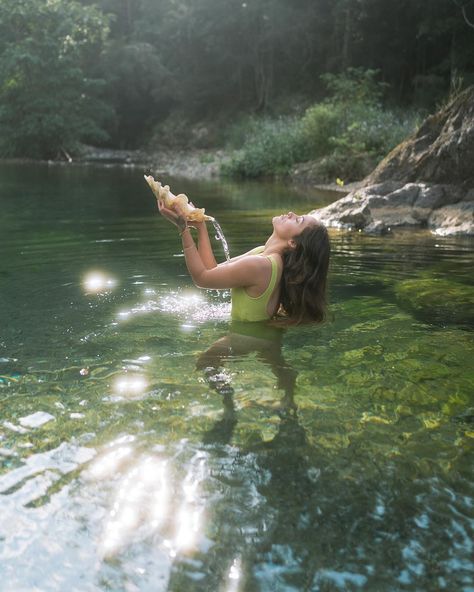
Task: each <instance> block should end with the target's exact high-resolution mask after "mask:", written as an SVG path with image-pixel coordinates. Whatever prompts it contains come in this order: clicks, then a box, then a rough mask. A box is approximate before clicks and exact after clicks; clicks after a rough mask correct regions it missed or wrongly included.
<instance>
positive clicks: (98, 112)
mask: <svg viewBox="0 0 474 592" xmlns="http://www.w3.org/2000/svg"><path fill="white" fill-rule="evenodd" d="M463 7H464V16H466V15H467V17H471V20H474V2H473V1H472V0H456V1H454V0H431V1H430V2H425V1H424V0H384V1H383V2H381V1H380V0H292V2H288V1H287V0H246V1H242V0H96V1H93V0H2V2H1V3H0V136H1V138H2V144H1V150H2V153H3V154H5V153H6V152H9V153H15V154H32V155H42V156H45V155H48V156H51V155H53V156H54V154H55V153H56V152H57V151H58V150H60V149H68V148H72V147H74V145H75V144H76V143H77V142H78V141H102V142H103V141H105V132H107V133H108V135H109V140H108V142H109V144H110V145H113V146H118V147H127V148H131V147H136V146H139V145H140V144H142V143H143V142H145V141H147V140H150V138H151V137H152V135H153V129H156V126H165V128H166V126H168V128H167V129H168V130H169V131H170V134H172V132H173V129H174V124H173V122H175V124H176V127H177V128H180V126H181V131H183V130H182V126H183V122H196V121H203V120H205V121H213V122H214V123H217V124H219V123H220V122H224V123H225V122H227V121H228V120H229V118H230V117H232V118H235V116H236V115H239V114H244V113H245V114H251V113H253V114H263V115H264V116H265V117H267V116H268V115H282V114H285V115H293V116H298V118H299V117H300V116H301V109H302V108H307V107H309V106H310V105H312V104H314V103H315V102H317V101H320V100H323V99H325V98H326V97H327V96H328V94H327V89H328V88H329V91H330V93H332V94H333V95H335V94H337V93H339V94H341V93H342V94H344V92H345V89H344V88H343V87H339V88H336V87H334V84H336V85H337V84H339V83H340V82H341V80H342V79H341V78H339V79H338V78H335V79H333V80H332V85H331V79H330V78H327V79H326V80H325V83H326V84H323V82H322V81H321V75H324V74H329V75H331V74H332V75H339V74H341V73H342V72H345V71H347V69H348V68H358V69H361V70H362V71H367V70H368V71H372V72H373V71H377V72H378V80H377V82H378V83H380V82H382V83H385V84H387V85H388V87H387V92H386V94H385V100H388V101H389V103H391V104H392V105H398V106H400V105H403V106H406V105H413V104H416V105H417V106H424V107H428V108H431V107H433V106H434V105H435V104H436V102H437V101H440V100H442V98H443V97H444V96H445V95H446V94H447V93H448V92H449V90H450V88H451V87H453V86H456V85H458V86H460V85H463V84H464V85H467V84H469V83H471V82H472V81H474V43H473V40H474V30H473V28H472V27H470V26H469V24H468V23H467V22H466V20H465V18H464V16H463V12H462V10H461V9H462V8H463ZM338 80H339V82H337V81H338ZM378 88H380V87H378ZM371 97H372V98H373V97H374V95H373V94H371ZM358 101H359V103H360V102H361V101H363V97H358ZM378 104H379V103H378ZM374 108H375V107H374ZM321 109H328V107H327V106H325V107H321ZM111 113H113V114H114V116H113V117H110V114H111ZM108 114H109V117H107V115H108ZM336 115H337V117H338V118H339V116H340V114H339V113H337V114H336ZM170 122H171V123H170ZM160 129H161V128H160ZM288 134H289V135H290V136H292V135H293V132H291V131H288ZM185 135H186V134H183V139H186V138H185ZM158 137H159V135H158ZM215 140H216V137H215V136H212V137H211V138H210V141H211V142H212V141H215ZM288 142H290V143H292V142H293V140H292V139H291V138H289V139H288ZM295 157H296V154H295Z"/></svg>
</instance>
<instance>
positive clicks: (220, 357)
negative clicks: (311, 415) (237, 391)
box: [196, 321, 296, 443]
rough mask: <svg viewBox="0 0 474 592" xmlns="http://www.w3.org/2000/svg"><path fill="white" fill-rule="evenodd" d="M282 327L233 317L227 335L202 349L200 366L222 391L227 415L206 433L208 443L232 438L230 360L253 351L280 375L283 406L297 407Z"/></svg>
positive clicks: (223, 441) (294, 380)
mask: <svg viewBox="0 0 474 592" xmlns="http://www.w3.org/2000/svg"><path fill="white" fill-rule="evenodd" d="M282 336H283V329H281V328H280V327H275V326H271V325H268V323H265V322H260V323H257V322H253V323H244V322H240V321H233V322H232V324H231V328H230V332H229V334H228V335H225V336H224V337H221V338H220V339H218V340H217V341H216V342H214V343H213V344H212V345H211V347H210V348H209V349H208V350H206V351H205V352H203V353H202V354H201V355H200V356H199V358H198V361H197V364H196V366H197V368H198V369H201V370H204V372H205V375H206V378H207V381H208V382H209V384H210V386H212V387H213V388H215V389H216V391H217V392H219V393H220V394H221V395H222V402H223V405H224V415H223V417H222V419H221V420H219V421H218V422H216V423H215V424H214V426H213V427H212V428H211V430H210V431H209V432H207V433H206V435H205V437H204V441H205V442H206V443H211V442H220V443H225V442H229V441H230V439H231V437H232V432H233V429H234V427H235V424H236V423H237V419H236V417H235V410H234V401H233V393H234V390H233V388H232V385H231V382H230V377H229V375H228V374H226V373H225V372H224V371H223V369H222V368H223V366H224V365H225V363H226V362H227V361H232V360H235V359H238V358H242V356H246V355H248V354H251V353H254V354H256V355H257V358H258V359H259V360H260V361H261V362H263V363H264V364H266V365H268V366H269V367H270V369H271V370H272V372H273V374H274V375H275V377H276V378H277V387H278V388H279V389H283V391H284V396H283V398H282V399H281V401H280V408H281V410H282V411H283V410H285V411H288V410H292V409H294V402H293V392H294V387H295V382H296V372H295V371H294V370H293V369H292V368H291V367H290V366H289V365H288V364H287V362H286V360H285V359H284V357H283V355H282V352H281V344H282Z"/></svg>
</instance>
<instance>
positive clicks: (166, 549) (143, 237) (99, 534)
mask: <svg viewBox="0 0 474 592" xmlns="http://www.w3.org/2000/svg"><path fill="white" fill-rule="evenodd" d="M166 182H169V183H170V185H171V187H172V190H174V191H175V192H177V193H179V192H185V193H187V194H188V195H189V197H190V198H191V199H192V201H193V202H194V203H195V204H197V205H199V206H200V207H206V211H207V212H208V213H209V214H211V215H213V216H215V217H216V218H217V219H218V220H219V222H220V224H221V226H222V228H223V230H224V232H225V235H226V238H227V239H228V241H229V246H230V249H231V255H237V254H239V253H241V252H243V251H245V250H248V249H250V248H252V247H254V246H255V245H257V244H261V242H262V241H263V240H264V239H265V237H266V236H267V235H268V234H269V233H270V231H271V225H270V220H271V217H272V216H273V215H275V214H279V213H282V212H285V211H287V210H288V209H292V210H294V211H296V212H298V213H300V212H303V213H304V212H307V211H309V210H310V209H312V208H313V207H315V206H317V205H324V204H326V203H328V200H329V199H330V198H329V197H328V196H327V195H326V196H325V195H320V196H316V195H314V194H313V195H304V194H301V193H296V192H294V191H291V190H288V189H287V188H285V187H284V186H282V185H280V186H278V185H258V184H241V185H233V184H230V183H217V182H212V183H211V182H200V183H197V182H190V181H185V180H182V179H181V180H180V179H169V180H168V179H166ZM0 206H1V218H0V237H1V239H0V240H1V261H0V282H1V284H0V286H1V290H0V323H1V324H0V327H1V329H0V462H1V470H0V512H1V517H2V519H1V521H0V572H1V573H2V576H3V577H2V583H1V584H0V588H1V589H2V590H6V591H12V592H13V591H15V592H16V591H18V590H35V589H37V590H41V591H43V590H58V591H62V590H77V591H81V592H82V591H89V590H90V591H102V590H127V591H128V590H147V591H148V590H150V591H153V592H156V591H159V590H171V591H186V592H188V591H191V592H192V591H196V592H197V591H208V590H209V591H221V590H222V591H229V592H230V591H237V590H241V591H272V592H274V591H277V592H280V591H282V592H283V591H285V592H286V591H300V590H305V591H306V590H307V591H324V592H326V591H332V590H371V591H372V590H373V591H380V590H384V591H391V590H393V591H399V590H448V591H450V592H451V591H454V590H460V591H466V592H467V591H472V590H474V576H473V570H474V566H473V562H472V556H473V543H472V540H473V537H472V534H473V485H472V467H473V446H472V444H473V438H474V425H473V421H474V402H473V391H474V389H473V387H474V370H473V367H472V359H473V355H474V344H473V338H472V337H473V333H472V328H473V322H472V307H471V309H470V308H469V303H470V302H472V297H473V296H472V295H473V287H472V283H473V274H472V270H473V268H474V266H473V263H474V255H473V241H472V239H467V238H440V237H435V236H432V235H430V234H429V233H428V232H427V231H410V232H408V231H404V232H403V231H400V232H398V233H394V234H393V235H390V236H387V237H366V236H363V235H361V234H358V233H334V234H333V235H332V244H333V253H334V254H333V259H332V269H331V302H332V305H331V320H330V322H328V323H327V324H326V325H324V326H322V327H319V328H315V327H304V328H296V329H290V330H287V331H286V332H279V331H268V330H267V329H265V328H263V329H262V330H260V329H255V330H249V329H248V328H245V327H239V326H233V325H231V324H230V320H229V312H230V309H229V294H228V293H227V292H206V291H199V290H197V289H196V288H194V287H193V286H192V283H191V282H190V280H189V277H188V275H187V273H186V269H185V264H184V259H183V256H182V253H181V248H180V241H179V239H178V236H177V232H176V230H175V229H174V228H173V227H172V226H171V225H169V224H167V223H166V222H165V221H164V220H162V219H160V218H159V216H158V215H156V213H155V207H156V206H155V204H154V200H153V197H152V195H151V192H150V191H149V189H148V187H147V186H146V185H145V183H144V182H143V171H139V170H136V169H135V170H134V169H129V170H127V169H118V168H109V169H107V168H104V169H97V168H92V167H91V168H85V167H77V168H76V167H59V168H57V167H49V168H48V167H43V166H30V165H28V166H26V165H21V166H13V165H9V166H5V165H4V166H1V167H0ZM214 244H215V245H216V253H217V255H218V256H219V257H220V258H221V259H223V253H222V248H221V245H220V244H219V243H218V242H217V241H214ZM410 282H414V283H410ZM437 290H438V292H437ZM440 293H441V296H440ZM470 299H471V300H470Z"/></svg>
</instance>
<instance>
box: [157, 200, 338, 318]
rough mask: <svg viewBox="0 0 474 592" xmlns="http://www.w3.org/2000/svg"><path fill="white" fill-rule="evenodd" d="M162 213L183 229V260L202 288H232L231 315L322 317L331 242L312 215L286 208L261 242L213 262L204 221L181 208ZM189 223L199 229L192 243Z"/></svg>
mask: <svg viewBox="0 0 474 592" xmlns="http://www.w3.org/2000/svg"><path fill="white" fill-rule="evenodd" d="M158 207H159V210H160V212H161V214H162V215H163V216H164V217H165V218H167V219H168V220H170V221H171V222H172V223H173V224H175V225H176V226H177V227H178V229H179V231H180V234H181V238H182V241H183V251H184V256H185V258H186V265H187V267H188V271H189V273H190V275H191V277H192V279H193V281H194V283H195V284H196V285H197V286H199V287H201V288H216V289H225V288H231V289H232V318H233V319H235V320H239V321H263V320H268V319H270V318H272V317H274V316H275V315H276V314H277V313H283V314H284V315H285V316H286V317H287V318H288V320H289V321H290V322H293V323H301V322H307V321H322V320H323V319H324V315H325V308H326V279H327V273H328V266H329V255H330V244H329V237H328V233H327V230H326V228H325V227H324V226H323V225H322V224H321V223H319V222H318V221H317V220H316V219H315V218H313V217H312V216H309V215H306V216H297V215H296V214H294V213H293V212H288V214H284V215H281V216H275V217H274V218H273V219H272V225H273V232H272V234H271V235H270V237H269V238H268V240H267V241H266V243H265V245H263V246H261V247H257V248H256V249H253V250H252V251H249V252H248V253H245V254H243V255H240V256H239V257H234V258H233V259H231V260H230V261H226V262H224V263H221V264H219V265H218V264H217V263H216V260H215V258H214V254H213V252H212V247H211V243H210V240H209V235H208V232H207V227H206V223H205V222H192V223H189V224H188V221H187V220H186V217H185V216H184V214H183V213H182V212H181V211H179V210H171V209H169V208H165V206H164V204H163V203H162V202H161V201H159V202H158ZM190 224H192V226H193V227H194V228H197V231H198V246H196V244H195V242H194V239H193V237H192V236H191V232H190V230H189V228H190Z"/></svg>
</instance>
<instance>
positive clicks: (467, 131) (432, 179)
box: [311, 86, 474, 235]
mask: <svg viewBox="0 0 474 592" xmlns="http://www.w3.org/2000/svg"><path fill="white" fill-rule="evenodd" d="M473 159H474V86H472V87H470V88H468V89H466V90H465V91H464V92H462V93H461V94H460V95H458V96H457V97H455V98H454V99H453V100H452V101H451V102H450V103H449V104H448V105H446V106H445V107H444V108H442V109H441V110H440V111H438V112H437V113H435V114H434V115H431V116H430V117H428V118H427V119H426V120H425V121H424V122H423V124H422V125H421V126H420V128H419V130H418V131H417V132H416V133H415V134H413V136H411V137H410V138H408V139H407V140H406V141H404V142H402V143H401V144H400V145H399V146H397V147H396V148H395V149H394V150H393V151H392V152H391V153H390V154H389V155H388V156H387V157H386V158H385V159H384V160H383V161H382V162H381V163H380V164H379V165H378V166H377V168H376V169H375V170H374V172H373V173H371V174H370V175H369V176H368V177H367V178H366V179H365V180H364V181H363V182H362V184H361V187H360V188H358V189H356V190H354V191H351V192H350V193H349V195H347V196H345V197H343V198H342V199H339V200H338V201H336V202H334V203H332V204H331V205H329V206H327V207H326V208H322V209H319V210H314V211H313V212H311V213H312V214H313V215H315V216H316V217H317V218H319V219H320V220H321V221H323V222H324V223H325V224H327V225H328V226H333V227H337V228H355V229H358V230H364V231H365V232H369V233H384V232H388V231H389V230H391V229H392V228H394V227H397V226H421V227H428V228H429V229H430V230H432V231H433V232H435V233H436V234H440V235H455V234H464V235H474V167H473V165H472V163H473Z"/></svg>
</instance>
